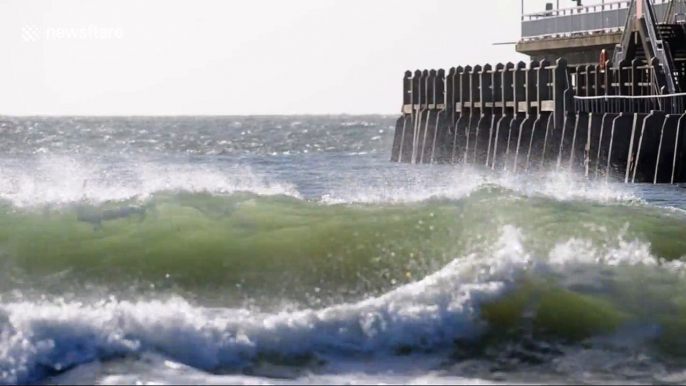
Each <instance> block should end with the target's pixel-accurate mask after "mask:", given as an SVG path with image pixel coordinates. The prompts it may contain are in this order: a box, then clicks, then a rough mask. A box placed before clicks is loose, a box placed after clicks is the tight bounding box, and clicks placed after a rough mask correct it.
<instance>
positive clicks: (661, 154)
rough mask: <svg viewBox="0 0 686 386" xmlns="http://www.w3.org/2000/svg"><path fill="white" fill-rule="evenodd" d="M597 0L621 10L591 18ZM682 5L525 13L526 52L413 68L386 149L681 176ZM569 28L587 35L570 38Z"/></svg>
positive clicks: (497, 164) (648, 178)
mask: <svg viewBox="0 0 686 386" xmlns="http://www.w3.org/2000/svg"><path fill="white" fill-rule="evenodd" d="M620 6H621V7H620ZM593 7H595V9H599V10H600V11H598V12H606V13H607V12H609V11H608V10H609V9H613V10H614V15H615V16H613V18H609V17H608V16H607V14H605V18H604V19H603V20H605V21H604V22H603V21H598V24H590V23H591V22H590V21H589V20H600V19H598V18H597V16H598V15H596V14H594V13H593V12H590V9H591V8H593ZM605 7H610V8H605ZM612 7H615V8H612ZM682 7H683V3H682V1H663V2H660V1H659V0H658V3H657V4H654V3H653V2H651V1H649V0H634V1H621V2H613V3H607V4H603V5H596V6H589V7H588V8H586V7H577V8H572V9H571V11H569V10H547V11H546V13H545V14H546V15H547V16H541V17H540V18H539V19H535V20H534V21H535V22H536V23H534V22H533V21H530V20H531V15H525V16H524V17H523V19H522V20H523V22H522V23H523V24H522V41H520V42H519V43H518V45H517V50H519V51H520V52H527V53H529V54H530V55H531V60H530V61H528V62H519V63H495V64H488V63H484V64H477V65H465V66H457V67H453V68H450V69H449V70H447V71H446V70H442V69H441V70H416V71H413V72H411V71H408V72H406V73H405V76H404V78H403V103H402V115H401V117H400V118H399V119H398V121H397V125H396V132H395V138H394V143H393V149H392V156H391V160H392V161H394V162H403V163H414V164H433V163H454V164H474V165H482V166H484V167H488V168H492V169H494V170H508V171H512V172H526V171H536V170H572V171H574V172H578V173H582V174H583V175H585V176H586V177H587V178H588V179H592V180H613V181H622V182H625V183H655V184H675V183H683V182H686V93H684V91H686V29H685V28H684V24H683V21H684V20H683V18H682V15H683V13H681V9H682ZM572 14H573V16H572ZM582 15H585V16H587V17H588V18H583V17H580V16H582ZM622 17H623V19H622ZM546 18H548V19H546ZM570 20H571V21H570ZM607 20H611V21H613V22H612V23H609V22H607ZM620 20H621V22H622V23H620V22H619V21H620ZM565 23H566V24H565ZM570 23H571V25H572V27H573V28H571V29H570V27H569V25H570ZM620 24H623V25H624V27H621V28H619V29H618V27H617V26H618V25H620ZM561 25H563V26H565V27H564V29H563V28H561V27H560V26H561ZM596 27H598V28H600V29H597V28H596ZM551 31H554V32H551ZM589 31H590V32H589ZM569 39H582V40H579V41H583V42H587V43H588V44H586V43H584V44H580V46H579V47H576V46H574V45H567V46H566V47H567V48H564V47H565V44H567V43H565V42H567V41H569ZM613 39H615V40H617V43H615V44H614V45H612V44H609V43H608V42H614V41H615V40H613ZM610 46H611V48H612V49H611V50H609V49H608V47H610ZM541 47H557V48H555V49H552V48H550V49H549V48H545V50H542V49H541ZM548 50H549V51H548ZM558 54H560V55H559V56H558ZM562 54H566V55H562ZM596 54H597V56H596V59H595V60H594V61H593V62H587V60H590V58H592V57H593V56H594V55H596ZM567 57H571V58H572V61H571V62H570V60H568V59H567ZM586 58H588V59H586Z"/></svg>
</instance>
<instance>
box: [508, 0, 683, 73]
mask: <svg viewBox="0 0 686 386" xmlns="http://www.w3.org/2000/svg"><path fill="white" fill-rule="evenodd" d="M631 4H632V1H631V0H621V1H606V2H604V3H603V4H595V5H587V6H582V7H575V8H566V9H558V10H547V11H542V12H536V13H531V14H525V15H522V39H521V40H520V41H519V42H518V43H517V46H516V48H515V49H516V50H517V52H520V53H522V54H525V55H528V56H530V57H531V58H532V59H535V60H543V59H547V60H553V61H554V60H555V59H556V58H559V57H565V58H566V59H567V61H568V62H569V64H570V65H572V66H578V65H589V64H597V63H598V62H599V60H600V53H601V51H602V50H606V53H607V55H608V58H613V55H614V51H615V47H616V46H617V45H618V44H620V43H621V39H622V34H623V32H624V30H625V29H626V24H627V22H628V20H629V12H630V8H631ZM654 9H655V13H656V15H657V17H658V21H660V22H663V21H667V22H673V21H674V20H678V19H681V18H683V17H684V12H685V11H686V7H685V5H684V3H683V2H681V1H679V2H672V1H670V0H655V1H654Z"/></svg>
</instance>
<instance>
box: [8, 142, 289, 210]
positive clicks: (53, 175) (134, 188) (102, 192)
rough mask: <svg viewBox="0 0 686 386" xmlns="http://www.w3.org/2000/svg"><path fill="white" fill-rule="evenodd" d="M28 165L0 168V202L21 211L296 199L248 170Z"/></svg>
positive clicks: (66, 162) (285, 187) (56, 162)
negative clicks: (197, 198) (178, 197)
mask: <svg viewBox="0 0 686 386" xmlns="http://www.w3.org/2000/svg"><path fill="white" fill-rule="evenodd" d="M33 162H35V164H34V165H30V167H27V165H25V164H6V165H3V166H2V168H0V198H2V199H5V200H9V201H11V202H12V203H14V204H15V205H17V206H22V207H26V206H33V205H45V204H63V203H70V202H77V201H81V200H88V201H91V202H94V203H101V202H105V201H110V200H115V201H116V200H125V199H130V198H145V197H148V196H149V195H151V194H153V193H155V192H159V191H164V190H172V191H188V192H209V193H233V192H239V191H241V192H251V193H255V194H259V195H290V196H294V197H299V196H300V194H299V193H298V191H297V190H296V189H295V188H294V186H292V185H290V184H283V183H276V182H271V181H269V180H268V179H267V178H266V177H264V176H262V175H259V174H258V173H256V172H254V171H253V170H252V169H251V168H249V167H235V168H233V169H231V170H228V171H225V170H219V169H218V168H216V167H210V166H205V165H188V164H183V165H179V164H168V165H163V164H156V163H153V162H138V163H126V164H125V165H119V164H113V165H101V164H97V163H86V162H85V161H77V160H75V159H73V158H70V157H65V156H59V155H45V156H42V157H40V158H39V159H38V160H37V161H33Z"/></svg>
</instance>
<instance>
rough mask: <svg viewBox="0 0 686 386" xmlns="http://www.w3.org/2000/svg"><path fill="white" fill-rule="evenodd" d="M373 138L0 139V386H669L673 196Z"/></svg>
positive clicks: (674, 360) (387, 135)
mask: <svg viewBox="0 0 686 386" xmlns="http://www.w3.org/2000/svg"><path fill="white" fill-rule="evenodd" d="M394 119H395V117H386V116H330V117H325V116H320V117H307V116H289V117H169V118H141V117H138V118H81V117H61V118H30V117H29V118H11V117H5V118H3V119H1V120H0V154H1V155H0V384H26V383H50V384H54V383H57V384H62V383H67V384H75V383H76V384H92V383H98V384H142V383H143V384H188V383H191V384H198V383H200V384H280V385H281V384H285V385H288V384H359V383H363V384H513V383H515V384H540V383H555V384H569V383H573V384H578V383H590V384H593V383H618V384H619V383H621V384H625V383H632V384H653V383H661V384H682V383H684V382H686V295H685V294H686V190H685V189H683V188H682V187H680V186H653V185H625V184H619V183H616V182H612V181H609V182H588V181H586V180H585V179H584V178H583V176H579V175H575V174H574V173H571V172H569V171H566V170H540V171H535V172H531V173H527V174H521V173H520V174H512V173H509V172H507V171H495V170H490V169H486V168H480V167H473V166H472V167H465V166H461V165H401V164H394V163H390V162H389V158H390V147H391V143H392V140H393V138H392V135H393V130H392V128H393V125H394Z"/></svg>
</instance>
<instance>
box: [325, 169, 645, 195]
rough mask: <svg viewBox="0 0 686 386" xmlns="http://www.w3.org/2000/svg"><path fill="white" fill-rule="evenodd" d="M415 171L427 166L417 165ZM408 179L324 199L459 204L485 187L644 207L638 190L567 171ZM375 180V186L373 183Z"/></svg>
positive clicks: (346, 189) (362, 185) (398, 177)
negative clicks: (427, 201) (460, 200)
mask: <svg viewBox="0 0 686 386" xmlns="http://www.w3.org/2000/svg"><path fill="white" fill-rule="evenodd" d="M415 167H416V168H421V167H422V166H420V165H417V166H415ZM423 167H424V168H425V169H424V170H421V171H420V172H413V171H410V172H408V173H407V174H398V173H400V172H398V171H395V173H396V174H389V175H383V174H381V173H377V174H378V178H375V179H369V176H365V181H358V180H356V179H353V180H351V181H347V182H346V183H344V184H341V187H340V188H338V189H332V191H330V192H329V193H328V194H327V195H325V196H324V197H323V201H324V202H325V203H328V204H343V203H365V204H368V203H408V202H420V201H425V200H429V199H452V200H459V199H462V198H464V197H467V196H469V195H471V194H472V193H474V192H475V191H478V190H479V189H485V188H492V187H495V188H503V189H506V190H510V191H513V192H514V193H515V194H517V195H522V196H527V197H534V196H537V197H548V198H552V199H555V200H558V201H572V200H587V201H595V202H639V201H642V199H641V198H640V195H639V194H638V193H637V192H636V190H635V189H632V188H631V187H630V186H627V185H625V184H618V183H611V182H599V181H595V182H590V181H588V180H586V179H585V178H584V177H583V176H579V175H576V174H573V173H570V172H568V171H560V172H541V173H532V174H513V173H506V172H503V173H485V172H484V170H479V169H477V168H474V167H472V166H458V167H449V168H447V167H440V168H438V167H437V168H433V169H432V168H430V167H426V166H423ZM370 180H371V181H372V182H370Z"/></svg>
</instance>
